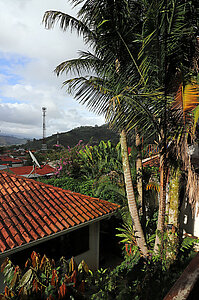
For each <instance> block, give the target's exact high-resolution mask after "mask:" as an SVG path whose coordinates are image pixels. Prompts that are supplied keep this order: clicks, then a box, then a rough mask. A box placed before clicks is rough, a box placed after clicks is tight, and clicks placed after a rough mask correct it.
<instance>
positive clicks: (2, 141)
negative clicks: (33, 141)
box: [0, 135, 27, 146]
mask: <svg viewBox="0 0 199 300" xmlns="http://www.w3.org/2000/svg"><path fill="white" fill-rule="evenodd" d="M26 142H27V139H21V138H17V137H14V136H8V135H0V146H12V145H22V144H25V143H26Z"/></svg>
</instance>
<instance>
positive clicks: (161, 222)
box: [154, 153, 167, 253]
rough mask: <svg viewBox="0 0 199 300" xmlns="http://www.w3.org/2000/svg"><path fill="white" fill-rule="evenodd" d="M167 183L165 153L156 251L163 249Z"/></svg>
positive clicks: (161, 157)
mask: <svg viewBox="0 0 199 300" xmlns="http://www.w3.org/2000/svg"><path fill="white" fill-rule="evenodd" d="M166 184H167V164H166V159H165V154H163V153H162V154H160V197H159V212H158V224H157V232H156V238H155V245H154V252H155V253H157V252H158V250H159V248H160V252H162V251H163V243H162V242H163V235H164V232H165V212H166Z"/></svg>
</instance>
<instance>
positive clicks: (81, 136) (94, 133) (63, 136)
mask: <svg viewBox="0 0 199 300" xmlns="http://www.w3.org/2000/svg"><path fill="white" fill-rule="evenodd" d="M80 140H82V141H83V143H84V144H87V143H88V142H89V143H90V144H91V145H94V144H98V143H99V142H100V141H101V140H104V141H108V140H111V141H112V142H113V143H115V144H116V143H118V142H119V135H118V134H116V133H115V132H113V131H111V130H110V129H108V126H107V125H102V126H94V127H92V126H81V127H78V128H75V129H72V130H70V131H68V132H62V133H60V134H59V144H61V145H63V146H65V147H67V146H70V147H73V146H75V145H76V144H77V143H78V142H79V141H80ZM42 143H43V140H42V139H40V140H36V139H34V140H33V141H29V142H28V143H27V144H26V145H25V147H26V148H30V149H41V145H42ZM56 143H57V134H53V135H52V136H49V137H47V138H46V144H47V148H48V149H50V148H52V146H53V145H55V144H56Z"/></svg>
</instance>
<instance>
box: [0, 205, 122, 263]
mask: <svg viewBox="0 0 199 300" xmlns="http://www.w3.org/2000/svg"><path fill="white" fill-rule="evenodd" d="M116 211H117V209H116V210H115V211H113V212H111V213H108V214H106V215H103V216H100V217H98V218H95V219H92V220H89V221H87V222H85V223H81V224H78V225H76V226H73V227H71V228H68V229H64V230H62V231H59V232H56V233H53V234H51V235H49V236H46V237H43V238H40V239H38V240H36V241H32V242H29V243H26V244H24V245H21V246H17V247H14V248H13V249H9V250H6V251H4V252H2V253H0V259H1V258H4V257H7V256H9V255H12V254H14V253H16V252H19V251H21V250H25V249H28V248H30V247H32V246H36V245H38V244H41V243H43V242H46V241H49V240H51V239H53V238H56V237H58V236H61V235H63V234H66V233H68V232H71V231H74V230H77V229H79V228H82V227H84V226H87V225H90V224H93V223H95V222H99V221H101V220H103V219H106V218H110V217H112V216H113V215H114V214H115V213H116Z"/></svg>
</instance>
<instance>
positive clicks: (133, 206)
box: [120, 130, 148, 256]
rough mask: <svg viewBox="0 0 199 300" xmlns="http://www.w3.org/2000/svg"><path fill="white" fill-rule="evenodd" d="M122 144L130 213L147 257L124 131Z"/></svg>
mask: <svg viewBox="0 0 199 300" xmlns="http://www.w3.org/2000/svg"><path fill="white" fill-rule="evenodd" d="M120 142H121V152H122V164H123V171H124V180H125V186H126V193H127V199H128V206H129V211H130V214H131V217H132V219H133V222H134V228H135V231H136V240H137V244H138V246H139V248H140V250H141V252H142V253H143V255H144V256H147V255H148V249H147V246H146V241H145V237H144V233H143V230H142V226H141V224H140V219H139V215H138V210H137V205H136V200H135V193H134V189H133V183H132V178H131V170H130V165H129V158H128V150H127V141H126V133H125V131H124V130H122V132H121V135H120Z"/></svg>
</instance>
